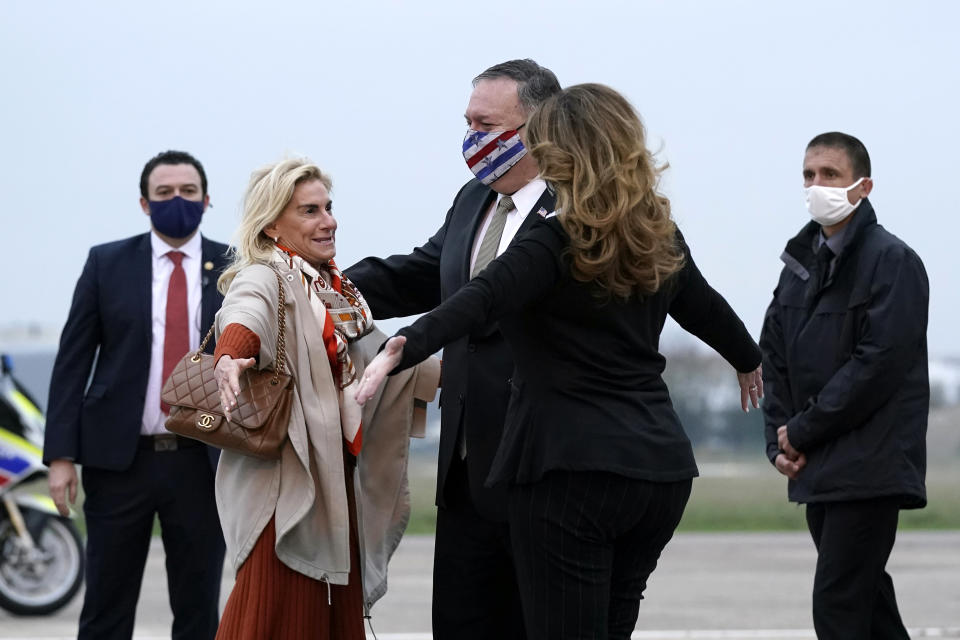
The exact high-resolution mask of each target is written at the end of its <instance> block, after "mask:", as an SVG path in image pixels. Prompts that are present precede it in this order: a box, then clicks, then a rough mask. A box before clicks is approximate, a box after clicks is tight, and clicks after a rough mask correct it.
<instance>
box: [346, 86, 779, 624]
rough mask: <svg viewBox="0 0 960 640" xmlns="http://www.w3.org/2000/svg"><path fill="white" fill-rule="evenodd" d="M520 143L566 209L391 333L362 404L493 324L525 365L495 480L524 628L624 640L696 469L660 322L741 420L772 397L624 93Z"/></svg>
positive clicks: (595, 89) (553, 113) (555, 113)
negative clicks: (679, 216) (733, 389)
mask: <svg viewBox="0 0 960 640" xmlns="http://www.w3.org/2000/svg"><path fill="white" fill-rule="evenodd" d="M526 143H527V145H528V147H529V148H530V150H531V153H532V154H533V157H534V158H535V159H536V161H537V164H538V165H539V167H540V174H541V176H542V177H543V179H544V180H546V181H547V183H548V184H550V185H552V187H553V188H554V189H555V190H556V194H557V204H558V214H557V215H555V216H554V215H551V216H548V217H547V218H545V220H544V221H543V222H542V223H541V224H538V225H536V226H535V227H534V228H533V229H532V230H531V231H529V232H528V233H527V234H526V235H524V236H523V237H522V238H520V239H518V240H517V241H516V242H515V243H514V244H513V245H512V246H511V248H510V249H508V250H507V251H506V252H505V253H504V254H502V255H501V256H500V257H499V258H498V259H496V260H494V261H493V262H492V263H491V264H490V266H489V267H488V268H487V269H486V270H485V271H484V272H483V273H481V274H480V275H479V276H478V277H476V278H475V279H474V280H473V281H471V283H470V284H469V285H468V286H467V287H465V288H463V289H462V290H461V291H460V292H458V293H457V294H456V295H454V296H452V297H451V298H449V299H448V300H447V301H446V302H444V304H443V305H441V306H440V307H438V308H437V309H436V310H435V311H433V312H432V313H430V314H428V315H426V316H423V317H422V318H421V319H420V320H418V321H417V322H416V323H414V324H413V325H412V326H410V327H407V328H406V329H403V330H401V331H400V332H399V333H398V336H397V337H394V338H391V339H390V341H388V342H387V346H386V348H385V350H384V352H383V353H382V354H381V355H380V356H378V359H377V360H376V361H374V362H373V363H371V365H370V367H368V369H367V372H366V373H365V374H364V379H363V381H362V382H361V388H360V394H359V396H358V400H360V401H365V400H366V399H367V398H368V397H369V396H370V394H371V393H373V392H374V391H375V390H376V388H377V386H378V384H379V383H380V382H381V381H382V380H383V379H384V376H385V374H387V373H388V372H391V371H394V370H397V371H401V370H404V369H405V368H406V367H408V366H410V365H412V364H414V363H416V362H419V361H421V360H422V359H423V358H424V357H426V356H427V355H429V354H431V353H433V352H434V351H435V350H436V349H437V348H439V347H441V346H443V344H444V343H446V342H447V341H449V340H452V339H453V338H455V337H457V336H459V335H462V334H464V333H466V332H468V331H470V330H471V328H472V327H473V326H475V325H476V324H478V323H483V322H488V321H491V320H494V319H496V320H498V321H499V323H500V327H501V330H502V331H503V334H504V336H505V337H506V339H507V342H508V343H509V344H510V347H511V349H512V350H513V352H514V355H515V362H516V370H515V372H514V376H513V379H512V387H513V395H512V397H511V402H510V407H509V409H508V411H507V423H506V425H505V426H504V435H503V439H502V441H501V443H500V448H499V451H498V453H497V458H496V460H495V461H494V464H493V467H492V469H491V472H490V477H489V478H488V480H487V482H488V484H493V483H500V482H504V483H507V484H508V495H509V505H508V514H509V522H510V538H511V543H512V545H513V550H514V558H515V562H516V567H517V574H518V575H517V579H518V583H519V584H520V590H521V599H522V602H523V609H524V620H525V623H526V627H527V634H528V636H529V637H530V638H531V639H536V638H550V639H551V640H553V639H555V638H624V639H625V638H629V637H630V634H631V633H632V631H633V628H634V625H635V623H636V620H637V614H638V610H639V603H640V599H641V596H642V593H643V590H644V588H645V587H646V582H647V577H648V576H649V575H650V573H651V572H652V571H653V569H654V567H655V566H656V563H657V559H658V558H659V556H660V552H661V551H662V550H663V548H664V546H665V545H666V544H667V541H668V540H669V539H670V537H671V536H672V535H673V531H674V529H675V528H676V526H677V523H678V522H679V521H680V517H681V515H682V514H683V509H684V507H685V505H686V502H687V499H688V497H689V494H690V488H691V481H692V478H693V477H695V476H696V475H697V467H696V464H695V462H694V458H693V451H692V449H691V446H690V442H689V440H688V439H687V436H686V434H685V433H684V431H683V427H682V426H681V424H680V421H679V419H678V418H677V415H676V413H675V412H674V410H673V406H672V404H671V402H670V395H669V393H668V391H667V387H666V385H665V384H664V381H663V378H662V377H661V374H662V373H663V369H664V358H663V356H662V355H661V354H660V353H659V351H658V343H659V337H660V332H661V330H662V329H663V324H664V320H665V319H666V316H667V315H668V314H669V315H670V316H672V317H673V318H675V319H676V320H677V321H678V322H679V323H680V325H681V326H683V327H684V328H685V329H686V330H687V331H689V332H691V333H693V334H694V335H696V336H698V337H699V338H701V339H702V340H704V341H705V342H706V343H707V344H709V345H710V346H711V347H713V348H714V349H716V350H717V351H718V352H719V353H720V354H721V355H722V356H723V357H724V358H726V360H727V361H728V362H730V363H731V364H732V365H733V366H734V368H735V369H736V370H737V371H738V372H739V373H738V374H737V376H738V379H739V384H740V388H741V406H742V408H743V409H744V410H747V408H748V404H749V403H752V404H753V406H754V407H756V406H757V405H758V398H759V397H760V396H761V395H762V387H761V379H760V351H759V349H758V347H757V345H756V343H755V342H754V341H753V339H752V338H751V337H750V335H749V334H748V333H747V331H746V329H745V328H744V326H743V323H742V322H741V321H740V320H739V318H737V316H736V314H735V313H734V312H733V310H732V309H731V308H730V307H729V305H728V304H727V303H726V301H724V299H723V298H722V297H721V296H720V294H718V293H717V292H716V291H714V290H713V289H712V288H711V287H710V285H708V284H707V282H706V281H705V280H704V278H703V276H702V275H701V274H700V272H699V270H698V269H697V267H696V265H695V264H694V262H693V258H692V257H691V255H690V250H689V248H688V247H687V245H686V243H685V242H684V241H683V237H682V236H681V235H680V232H679V231H678V230H677V228H676V225H675V224H674V222H673V220H672V219H671V217H670V203H669V201H668V200H667V199H666V198H665V197H663V196H662V195H660V194H659V193H657V191H656V188H657V180H658V176H659V169H658V168H657V167H656V166H655V164H654V161H653V157H652V155H651V153H650V152H649V151H648V150H647V148H646V143H645V133H644V128H643V125H642V124H641V122H640V119H639V117H638V116H637V114H636V112H635V111H634V110H633V108H632V107H631V106H630V104H629V103H628V102H627V101H626V100H625V99H624V98H623V97H622V96H621V95H619V94H618V93H617V92H615V91H614V90H612V89H610V88H608V87H605V86H602V85H596V84H587V85H578V86H574V87H570V88H568V89H565V90H563V91H562V92H561V93H560V94H558V95H556V96H554V97H552V98H550V99H548V100H547V101H546V102H545V103H544V104H543V105H542V106H541V107H540V108H539V109H538V110H537V111H535V112H534V113H533V115H532V116H531V117H530V119H529V121H528V122H527V126H526Z"/></svg>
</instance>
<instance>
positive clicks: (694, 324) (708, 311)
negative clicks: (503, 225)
mask: <svg viewBox="0 0 960 640" xmlns="http://www.w3.org/2000/svg"><path fill="white" fill-rule="evenodd" d="M677 240H678V242H679V243H680V244H681V246H682V247H683V250H684V252H685V255H686V265H685V266H684V268H683V269H682V270H681V271H680V272H679V273H678V274H676V275H675V276H674V277H673V278H671V279H670V280H668V282H667V283H666V284H665V285H663V286H662V287H661V289H660V290H659V291H658V292H657V293H656V294H654V295H652V296H649V297H647V298H646V299H643V298H640V297H639V296H633V297H631V298H630V299H628V300H626V301H620V300H617V299H612V300H606V301H605V300H603V299H601V298H598V297H597V292H598V287H597V286H596V285H595V284H592V283H582V282H578V281H576V280H574V278H573V277H572V276H571V274H570V269H569V265H568V263H567V259H566V258H565V257H564V250H565V249H566V248H567V246H568V244H569V238H568V237H567V235H566V233H565V232H564V231H563V228H562V226H561V225H560V223H559V220H558V219H557V218H556V217H553V218H549V219H547V220H546V221H542V222H537V223H535V224H534V225H533V227H532V228H531V229H530V230H529V231H527V233H526V234H524V236H523V238H522V239H520V240H519V241H518V242H517V243H515V244H514V245H512V246H511V247H510V249H509V250H508V251H506V252H505V253H504V254H503V255H501V256H500V257H499V258H497V259H496V260H494V261H493V262H491V263H490V266H488V267H487V268H486V269H485V270H484V271H483V273H481V274H480V275H479V276H477V277H476V278H474V279H473V280H471V281H470V283H469V284H468V285H466V286H465V287H463V288H462V289H461V290H460V291H459V292H458V293H457V294H456V295H454V296H451V297H450V298H449V299H448V300H446V301H445V302H444V303H443V304H442V305H441V306H440V307H438V308H437V309H436V310H435V311H433V312H432V313H430V314H428V315H425V316H423V317H422V318H420V319H419V320H417V322H415V323H414V324H413V325H411V326H410V327H407V328H405V329H402V330H401V331H400V332H399V334H400V335H404V336H406V337H407V344H406V347H405V348H404V354H403V363H402V364H401V366H400V368H404V367H406V366H410V365H412V364H414V363H416V362H419V361H420V360H422V359H424V358H425V357H426V356H427V355H429V354H430V353H432V352H433V351H434V350H436V348H437V347H438V346H439V345H442V344H445V343H447V342H449V341H450V340H453V339H455V338H456V336H458V335H461V334H463V333H465V332H468V331H471V330H476V328H477V327H478V326H480V327H482V326H486V324H487V323H489V322H491V321H494V320H497V321H499V323H500V327H501V328H502V331H503V334H504V336H505V337H506V339H507V342H508V343H509V345H510V347H511V349H512V350H513V353H514V357H515V362H516V372H515V373H514V375H513V384H512V395H511V398H510V405H509V409H508V413H507V418H506V426H505V429H504V434H503V443H502V444H501V446H500V449H499V451H498V453H497V457H496V459H495V461H494V463H493V466H492V469H491V472H490V478H489V482H490V483H491V484H496V483H500V482H504V481H506V482H518V483H523V482H534V481H536V480H538V479H539V478H540V477H541V476H542V475H543V474H544V473H545V472H547V471H549V470H551V469H566V470H602V471H610V472H614V473H618V474H620V475H624V476H628V477H633V478H640V479H644V480H651V481H660V482H669V481H675V480H683V479H687V478H691V477H694V476H695V475H697V468H696V464H695V462H694V459H693V451H692V449H691V446H690V441H689V440H688V438H687V436H686V434H685V433H684V431H683V427H682V426H681V425H680V421H679V419H678V418H677V415H676V413H675V412H674V410H673V406H672V404H671V402H670V396H669V393H668V391H667V387H666V384H665V383H664V381H663V379H662V377H661V374H662V373H663V369H664V364H665V361H664V358H663V356H662V355H660V353H659V351H658V346H659V338H660V332H661V330H662V329H663V325H664V322H665V319H666V316H667V314H670V315H671V316H672V317H673V318H674V319H676V320H677V322H679V323H680V325H681V326H682V327H683V328H685V329H686V330H687V331H690V332H691V333H693V334H694V335H696V336H698V337H699V338H701V339H702V340H703V341H705V342H706V343H707V344H709V345H710V346H711V347H713V348H714V349H716V350H717V351H718V352H719V353H720V354H721V355H722V356H723V357H724V358H726V359H727V361H729V362H730V363H731V364H732V365H733V366H734V367H735V368H736V369H737V370H739V371H744V372H746V371H752V370H753V369H755V368H756V367H757V366H758V365H759V364H760V350H759V348H758V347H757V345H756V343H755V342H754V341H753V339H752V338H751V337H750V334H749V333H747V330H746V328H744V326H743V323H742V322H741V321H740V319H739V318H738V317H737V316H736V314H735V313H734V312H733V310H732V309H731V308H730V306H729V305H728V304H727V302H726V301H725V300H724V299H723V297H722V296H721V295H720V294H719V293H717V292H716V291H715V290H713V289H712V288H711V287H710V285H709V284H707V282H706V281H705V280H704V278H703V276H702V275H701V274H700V271H699V270H698V269H697V266H696V264H695V263H694V262H693V258H692V256H691V255H690V252H689V249H687V247H686V244H685V243H683V238H682V236H680V235H679V233H678V235H677ZM732 378H733V376H732V375H731V379H732ZM731 382H732V380H731Z"/></svg>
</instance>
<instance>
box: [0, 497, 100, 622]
mask: <svg viewBox="0 0 960 640" xmlns="http://www.w3.org/2000/svg"><path fill="white" fill-rule="evenodd" d="M24 511H25V513H24V516H25V517H27V513H26V512H27V511H29V510H24ZM31 515H33V516H36V515H39V514H31ZM34 544H35V549H34V550H33V551H29V550H27V549H25V548H24V546H23V544H22V542H21V541H20V539H19V537H18V536H17V533H16V531H15V530H14V528H13V525H12V524H11V523H10V521H9V520H6V519H0V607H3V608H4V609H6V610H7V611H9V612H10V613H14V614H17V615H22V616H39V615H45V614H48V613H52V612H54V611H56V610H58V609H60V608H61V607H63V606H64V605H66V604H67V603H68V602H70V600H72V599H73V597H74V596H75V595H76V593H77V591H78V590H79V589H80V585H81V584H82V582H83V542H82V541H81V539H80V533H79V532H78V531H77V527H76V525H74V523H73V521H72V520H70V519H68V518H61V517H58V516H45V517H44V523H43V525H42V527H41V528H40V529H39V535H36V534H35V536H34Z"/></svg>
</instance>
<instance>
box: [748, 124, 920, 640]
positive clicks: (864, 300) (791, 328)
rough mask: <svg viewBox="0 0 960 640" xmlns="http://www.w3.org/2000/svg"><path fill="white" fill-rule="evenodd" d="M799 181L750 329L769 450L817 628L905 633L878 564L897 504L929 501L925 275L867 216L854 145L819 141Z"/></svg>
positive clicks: (860, 634)
mask: <svg viewBox="0 0 960 640" xmlns="http://www.w3.org/2000/svg"><path fill="white" fill-rule="evenodd" d="M803 182H804V187H805V192H806V200H807V209H808V210H809V212H810V215H811V217H812V219H813V220H812V221H811V222H810V223H808V224H807V225H806V226H805V227H804V228H803V229H802V230H801V231H800V233H799V234H798V235H797V236H796V237H795V238H793V239H792V240H790V241H789V242H788V243H787V247H786V250H785V251H784V253H783V255H782V257H781V259H782V260H783V262H784V264H785V265H786V266H785V267H784V268H783V271H782V272H781V274H780V282H779V283H778V285H777V288H776V290H775V291H774V298H773V302H772V303H771V304H770V307H769V309H768V310H767V315H766V318H765V320H764V325H763V332H762V335H761V338H760V347H761V349H762V350H763V373H764V392H765V399H764V405H763V410H764V416H765V422H766V439H767V456H768V457H769V459H770V461H771V462H772V463H773V464H774V465H775V466H776V468H777V469H778V470H779V471H780V472H781V473H783V474H784V475H786V476H788V477H789V496H790V500H791V501H793V502H798V503H803V504H806V505H807V511H806V516H807V524H808V526H809V529H810V533H811V534H812V536H813V541H814V544H815V545H816V547H817V552H818V558H817V569H816V575H815V578H814V588H813V619H814V627H815V628H816V631H817V636H818V637H819V638H821V640H823V639H838V640H840V639H842V640H857V639H860V638H863V639H868V638H872V639H874V640H876V639H878V638H883V639H887V638H889V639H894V638H897V639H900V638H903V639H906V638H908V637H909V636H908V635H907V632H906V630H905V629H904V626H903V622H902V621H901V619H900V613H899V611H898V610H897V602H896V597H895V595H894V590H893V581H892V580H891V578H890V576H889V574H887V573H886V571H885V566H886V562H887V558H888V557H889V555H890V551H891V550H892V548H893V543H894V539H895V537H896V530H897V519H898V515H899V510H900V509H913V508H920V507H923V506H925V505H926V501H927V499H926V488H925V486H924V475H925V473H926V443H925V441H926V431H927V411H928V408H929V383H928V379H927V339H926V330H927V304H928V284H927V276H926V272H925V270H924V268H923V263H922V262H921V261H920V258H919V257H918V256H917V254H916V253H914V252H913V250H912V249H910V247H908V246H907V245H906V244H905V243H904V242H903V241H902V240H900V239H899V238H897V237H896V236H894V235H892V234H891V233H889V232H888V231H886V230H885V229H884V228H883V227H881V226H880V225H879V224H877V217H876V214H875V213H874V211H873V207H872V206H871V204H870V201H869V200H867V196H868V195H869V193H870V191H871V190H872V189H873V180H872V179H871V178H870V157H869V155H868V154H867V150H866V148H865V147H864V146H863V144H862V143H861V142H860V141H859V140H857V139H856V138H854V137H852V136H849V135H846V134H843V133H825V134H821V135H819V136H817V137H815V138H814V139H813V140H811V141H810V144H808V145H807V150H806V154H805V156H804V162H803Z"/></svg>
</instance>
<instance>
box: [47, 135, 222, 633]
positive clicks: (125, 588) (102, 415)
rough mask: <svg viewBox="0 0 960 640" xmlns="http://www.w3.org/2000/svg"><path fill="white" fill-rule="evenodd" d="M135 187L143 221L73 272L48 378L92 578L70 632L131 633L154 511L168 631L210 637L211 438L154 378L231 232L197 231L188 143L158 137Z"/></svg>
mask: <svg viewBox="0 0 960 640" xmlns="http://www.w3.org/2000/svg"><path fill="white" fill-rule="evenodd" d="M140 195H141V197H140V207H141V209H142V210H143V212H144V213H145V214H146V215H147V216H149V219H150V227H151V230H150V232H149V233H145V234H142V235H137V236H133V237H131V238H126V239H124V240H117V241H115V242H109V243H107V244H102V245H99V246H95V247H93V248H92V249H91V250H90V254H89V256H88V258H87V262H86V264H85V265H84V268H83V273H82V274H81V275H80V279H79V280H78V281H77V286H76V289H75V291H74V296H73V303H72V305H71V307H70V314H69V316H68V318H67V322H66V325H65V326H64V329H63V334H62V335H61V338H60V348H59V351H58V352H57V358H56V362H55V364H54V368H53V375H52V379H51V383H50V396H49V408H48V411H47V430H46V441H45V443H44V451H43V457H44V462H46V463H47V464H48V465H49V466H50V477H49V484H50V495H51V497H52V498H53V500H54V502H56V504H57V507H58V508H59V509H60V512H61V513H62V514H64V515H66V514H67V513H69V507H68V501H69V502H71V503H72V502H73V501H74V500H75V499H76V493H77V483H78V480H77V472H76V470H75V466H74V465H76V464H79V465H81V466H82V467H83V474H82V482H83V489H84V493H85V500H84V505H83V510H84V514H85V516H86V524H87V550H86V562H87V566H86V581H87V587H86V593H85V596H84V602H83V610H82V612H81V614H80V628H79V633H78V637H79V638H96V639H97V640H102V639H104V638H124V639H127V638H131V637H132V635H133V627H134V617H135V614H136V606H137V599H138V597H139V593H140V583H141V581H142V579H143V570H144V565H145V564H146V559H147V552H148V550H149V547H150V539H151V536H152V531H153V522H154V517H155V516H157V517H159V520H160V528H161V533H162V538H163V546H164V551H165V552H166V567H167V586H168V591H169V596H170V605H171V607H172V609H173V614H174V620H173V629H172V637H173V638H176V639H197V640H200V639H207V638H213V637H214V636H215V635H216V630H217V623H218V605H219V591H220V578H221V572H222V569H223V555H224V544H223V534H222V533H221V531H220V522H219V519H218V517H217V506H216V502H215V500H214V492H213V484H214V472H215V470H216V464H217V454H218V452H217V451H216V450H215V449H211V448H209V447H206V446H205V445H203V444H202V443H200V442H198V441H195V440H190V439H187V438H181V437H179V436H175V435H174V434H171V433H169V432H168V431H166V429H165V428H164V421H165V419H166V417H167V413H168V411H169V407H167V406H166V405H164V404H162V403H161V400H160V390H161V387H162V386H163V382H164V377H165V376H166V375H168V374H169V370H170V368H171V367H172V364H173V363H175V362H176V361H177V360H178V359H179V358H180V356H182V355H183V354H184V353H186V352H187V351H188V350H192V349H196V348H197V347H198V345H199V342H200V338H201V331H205V330H206V328H208V327H209V326H210V325H211V323H212V322H213V317H214V314H215V313H216V312H217V310H218V309H219V308H220V303H221V302H222V300H223V297H222V296H221V295H220V294H219V293H218V292H217V277H218V276H219V274H220V272H221V271H222V269H223V268H224V267H225V266H226V261H227V258H226V256H225V253H226V250H227V246H226V245H224V244H221V243H218V242H213V241H212V240H208V239H206V238H203V237H201V236H200V234H199V233H197V229H198V226H199V224H200V220H201V218H202V216H203V213H204V211H205V210H206V208H207V206H208V205H209V203H210V196H209V195H208V194H207V178H206V174H205V173H204V170H203V166H202V165H201V164H200V162H199V161H197V160H196V159H195V158H194V157H193V156H191V155H190V154H188V153H184V152H182V151H166V152H163V153H160V154H159V155H157V156H155V157H154V158H152V159H151V160H150V161H149V162H147V164H146V166H145V167H144V169H143V173H142V174H141V177H140ZM208 350H209V351H212V350H213V344H209V345H208Z"/></svg>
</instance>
